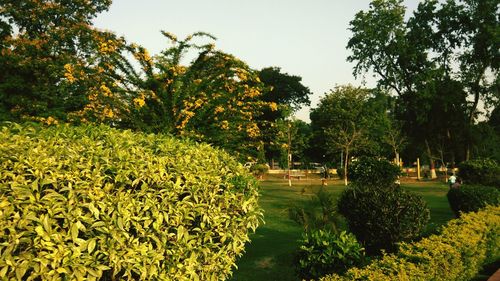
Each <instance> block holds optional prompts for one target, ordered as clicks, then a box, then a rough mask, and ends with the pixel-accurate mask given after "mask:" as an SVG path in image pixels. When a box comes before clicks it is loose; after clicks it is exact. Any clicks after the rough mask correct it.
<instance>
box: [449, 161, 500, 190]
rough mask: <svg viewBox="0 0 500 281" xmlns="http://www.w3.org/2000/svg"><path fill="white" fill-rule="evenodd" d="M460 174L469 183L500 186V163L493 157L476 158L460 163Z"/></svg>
mask: <svg viewBox="0 0 500 281" xmlns="http://www.w3.org/2000/svg"><path fill="white" fill-rule="evenodd" d="M458 171H459V176H460V177H461V178H462V179H463V180H464V182H465V183H467V184H477V185H485V186H495V187H497V188H500V165H498V163H497V162H496V161H495V160H492V159H474V160H469V161H464V162H462V163H460V164H459V165H458Z"/></svg>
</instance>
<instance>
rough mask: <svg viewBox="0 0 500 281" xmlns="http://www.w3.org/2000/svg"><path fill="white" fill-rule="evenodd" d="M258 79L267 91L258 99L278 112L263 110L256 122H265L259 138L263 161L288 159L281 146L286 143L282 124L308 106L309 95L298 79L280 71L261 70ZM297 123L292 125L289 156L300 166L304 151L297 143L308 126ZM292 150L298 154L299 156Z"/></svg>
mask: <svg viewBox="0 0 500 281" xmlns="http://www.w3.org/2000/svg"><path fill="white" fill-rule="evenodd" d="M259 79H260V81H262V83H263V84H264V85H265V87H266V89H267V91H264V92H263V95H262V96H261V99H262V100H263V101H265V102H268V103H269V102H271V103H275V104H277V105H278V107H277V110H274V111H272V110H270V109H264V110H263V114H262V116H260V117H259V120H261V121H264V122H263V126H262V135H263V141H264V149H265V151H266V152H265V154H266V159H280V158H287V157H288V156H287V155H288V153H287V151H286V149H283V146H284V145H285V144H287V143H288V137H287V124H286V122H285V120H286V119H289V118H290V117H291V115H292V114H293V113H294V112H296V111H298V110H299V109H300V108H301V107H302V106H304V105H306V106H308V105H310V103H311V102H310V100H309V96H310V95H311V94H312V92H311V91H310V90H309V88H307V87H306V86H304V85H303V84H302V78H301V77H299V76H296V75H290V74H288V73H282V72H281V69H280V68H279V67H266V68H263V69H262V70H260V71H259ZM298 122H300V120H293V121H292V132H291V134H292V140H293V145H292V155H293V156H294V159H296V160H294V161H301V162H303V160H305V159H302V158H304V157H303V155H304V151H303V149H305V147H304V146H303V145H300V144H299V142H301V141H302V140H303V136H304V133H305V132H304V129H306V130H307V126H305V125H307V124H305V123H298ZM304 144H305V143H304ZM294 150H298V153H296V151H294ZM297 156H298V157H297Z"/></svg>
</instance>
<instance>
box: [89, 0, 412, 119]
mask: <svg viewBox="0 0 500 281" xmlns="http://www.w3.org/2000/svg"><path fill="white" fill-rule="evenodd" d="M403 3H404V5H405V6H407V7H408V10H407V11H412V10H413V9H415V8H416V6H417V5H418V0H406V1H403ZM369 4H370V1H369V0H309V1H306V0H267V1H266V0H252V1H249V0H246V1H243V0H211V1H208V0H182V1H181V0H177V1H169V0H141V1H137V0H113V4H112V5H111V7H110V9H109V11H107V12H104V13H102V14H100V15H98V17H97V18H96V19H95V20H94V24H95V26H96V27H98V28H101V29H105V30H110V31H113V32H115V33H116V34H117V35H119V36H124V37H125V39H127V41H128V42H134V43H137V44H140V45H142V46H144V47H146V48H147V49H148V50H149V52H150V53H151V54H158V53H159V52H160V51H162V50H163V49H165V48H166V47H168V46H169V40H168V39H167V38H165V37H164V36H163V35H162V34H161V32H160V31H161V30H164V31H167V32H170V33H173V34H175V35H176V36H177V37H178V38H184V37H186V36H187V35H189V34H192V33H194V32H198V31H203V32H207V33H210V34H212V35H214V36H215V37H217V40H216V41H215V45H216V48H217V49H219V50H221V51H223V52H226V53H229V54H232V55H234V56H236V57H238V58H239V59H241V60H243V61H245V62H246V63H247V64H248V65H249V66H250V67H251V68H253V69H256V70H260V69H262V68H264V67H271V66H273V67H280V68H281V72H282V73H288V74H290V75H296V76H300V77H302V84H303V85H304V86H306V87H308V88H309V89H310V90H311V91H312V92H313V95H312V96H310V99H311V107H313V108H314V107H316V105H317V103H318V101H319V99H320V97H322V96H324V94H325V93H327V92H329V90H330V89H333V88H334V87H335V86H336V85H343V84H349V83H350V84H352V85H355V86H360V85H362V83H363V81H364V82H366V86H369V87H371V86H374V85H375V82H374V79H373V78H372V77H367V78H366V79H365V80H363V79H362V78H361V77H359V78H358V79H355V77H354V76H353V74H352V69H353V66H354V64H353V63H349V62H347V61H346V58H347V56H348V55H349V51H348V50H346V45H347V42H348V40H349V38H350V36H351V33H350V31H349V29H348V28H349V22H350V21H351V20H352V19H353V18H354V15H355V14H356V13H357V12H358V11H360V10H367V9H368V8H369ZM309 110H310V107H304V108H303V109H301V110H300V111H298V112H297V113H296V117H297V118H298V119H302V120H304V121H306V122H309Z"/></svg>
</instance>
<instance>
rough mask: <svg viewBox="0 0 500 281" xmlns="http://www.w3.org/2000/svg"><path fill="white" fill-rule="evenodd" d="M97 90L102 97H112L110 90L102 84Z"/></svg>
mask: <svg viewBox="0 0 500 281" xmlns="http://www.w3.org/2000/svg"><path fill="white" fill-rule="evenodd" d="M99 89H100V90H101V92H102V95H103V96H105V97H111V96H113V93H112V92H111V90H110V89H109V88H108V87H107V86H106V85H105V84H104V83H103V84H102V85H101V87H99Z"/></svg>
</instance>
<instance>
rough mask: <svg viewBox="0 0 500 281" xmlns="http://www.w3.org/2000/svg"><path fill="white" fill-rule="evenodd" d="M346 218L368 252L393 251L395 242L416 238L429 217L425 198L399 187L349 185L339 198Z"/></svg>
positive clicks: (341, 212)
mask: <svg viewBox="0 0 500 281" xmlns="http://www.w3.org/2000/svg"><path fill="white" fill-rule="evenodd" d="M338 208H339V213H340V214H342V215H343V216H344V217H345V218H346V220H347V226H348V228H349V230H350V231H351V232H352V233H354V235H356V238H357V239H358V241H360V242H361V243H362V244H363V245H364V246H365V247H366V251H367V253H368V254H378V253H379V252H380V250H382V249H384V250H386V251H388V252H392V251H394V250H396V243H397V242H401V241H411V240H413V239H415V238H417V237H419V236H420V235H421V233H422V231H423V230H424V228H425V226H426V225H427V222H428V221H429V218H430V213H429V209H428V208H427V204H426V203H425V201H424V200H423V199H422V198H421V197H420V196H418V195H415V194H412V193H410V192H407V191H405V190H403V189H401V188H400V187H398V186H394V185H393V186H390V187H384V188H375V187H362V186H357V185H351V186H348V187H347V188H346V189H345V190H344V191H343V192H342V194H341V195H340V198H339V201H338Z"/></svg>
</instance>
